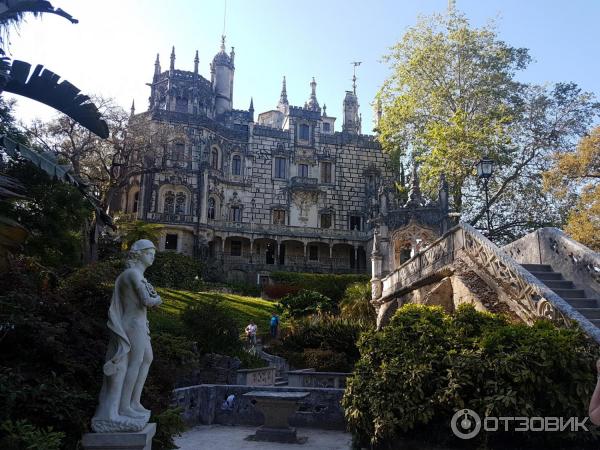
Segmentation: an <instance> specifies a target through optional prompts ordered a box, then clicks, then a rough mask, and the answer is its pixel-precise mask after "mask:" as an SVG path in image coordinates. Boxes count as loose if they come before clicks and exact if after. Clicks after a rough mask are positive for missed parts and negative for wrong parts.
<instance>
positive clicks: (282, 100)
mask: <svg viewBox="0 0 600 450" xmlns="http://www.w3.org/2000/svg"><path fill="white" fill-rule="evenodd" d="M277 110H278V111H280V112H282V113H283V114H284V115H286V116H287V115H288V113H289V110H290V104H289V102H288V98H287V89H286V85H285V75H284V76H283V84H282V86H281V94H280V95H279V103H278V104H277Z"/></svg>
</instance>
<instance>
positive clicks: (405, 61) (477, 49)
mask: <svg viewBox="0 0 600 450" xmlns="http://www.w3.org/2000/svg"><path fill="white" fill-rule="evenodd" d="M385 59H386V61H388V62H389V63H390V64H391V68H392V74H391V75H390V77H389V78H388V79H387V80H386V81H385V82H384V84H383V86H382V88H381V90H380V91H379V93H378V97H377V101H378V102H379V103H380V104H381V107H382V112H383V114H382V118H381V120H380V123H379V125H378V131H379V137H380V141H381V143H382V146H383V148H384V150H385V151H387V152H389V153H391V154H392V156H393V157H392V160H395V161H398V160H400V159H407V158H408V157H414V159H415V160H416V162H417V163H419V164H420V175H421V180H422V183H423V185H424V188H425V190H427V191H429V192H430V193H433V192H434V191H435V189H436V187H437V183H438V180H439V177H440V175H441V173H442V172H443V173H445V175H446V178H447V180H448V182H449V185H450V194H451V203H452V207H453V208H454V209H455V210H456V211H459V212H461V213H462V216H463V220H468V221H470V222H471V223H473V224H477V223H478V222H479V221H480V220H481V219H482V218H483V217H485V205H482V202H481V190H480V186H478V180H477V177H476V173H475V168H474V166H475V164H476V162H477V161H478V160H479V159H481V158H482V157H483V156H484V155H487V156H489V157H491V158H492V159H493V160H494V161H495V162H496V173H495V176H494V178H493V179H492V180H491V182H490V192H491V198H490V205H493V206H494V207H493V212H494V216H495V217H494V223H497V224H502V225H503V227H502V228H500V227H497V229H496V232H495V237H497V238H498V239H510V238H511V237H512V236H513V235H518V234H520V233H522V232H523V230H526V229H528V228H533V227H536V226H539V225H540V224H544V225H546V224H547V223H548V222H555V221H557V220H560V212H561V211H560V208H559V207H556V208H550V213H544V211H547V210H548V208H542V213H541V214H538V215H535V214H534V215H532V214H531V212H532V211H539V210H540V209H539V208H538V209H535V208H534V206H535V205H538V206H539V205H540V204H546V203H548V202H549V199H548V198H544V196H543V193H542V190H541V182H540V181H541V170H543V168H545V163H544V160H545V158H547V157H548V155H549V154H550V153H551V152H563V151H565V149H569V148H572V146H573V145H574V143H575V142H576V141H577V139H578V138H579V136H581V135H582V134H583V133H585V131H586V130H587V128H588V126H589V124H590V123H591V120H592V119H593V117H594V115H595V114H596V112H597V109H598V104H596V103H594V102H593V97H592V95H591V94H587V93H584V92H581V90H580V89H578V88H577V86H576V85H574V84H558V85H556V86H554V87H539V86H532V85H527V84H523V83H520V82H518V81H517V80H516V78H515V77H516V74H517V73H518V72H519V71H521V70H523V69H525V68H526V67H527V66H528V64H529V62H530V61H531V58H530V56H529V52H528V50H527V49H524V48H516V47H512V46H510V45H508V44H507V43H505V42H503V41H501V40H500V39H499V38H498V36H497V33H496V31H495V29H494V27H493V26H492V25H488V26H485V27H482V28H473V27H471V26H470V24H469V22H468V20H467V19H466V18H465V17H464V16H463V15H462V14H460V13H457V12H455V11H450V12H449V13H448V14H446V15H434V16H431V17H425V18H422V19H421V20H420V21H419V22H418V24H417V25H416V26H414V27H412V28H410V29H409V30H408V31H407V32H406V33H405V35H404V37H403V38H402V40H401V41H400V42H398V43H397V44H396V45H395V46H394V47H393V48H392V51H391V53H390V54H389V55H388V56H386V57H385ZM555 210H556V211H555Z"/></svg>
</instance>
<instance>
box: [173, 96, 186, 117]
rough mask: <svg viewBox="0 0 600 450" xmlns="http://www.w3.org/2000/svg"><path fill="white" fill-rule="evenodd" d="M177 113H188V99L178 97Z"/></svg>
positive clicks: (176, 102)
mask: <svg viewBox="0 0 600 450" xmlns="http://www.w3.org/2000/svg"><path fill="white" fill-rule="evenodd" d="M175 111H177V112H185V113H186V112H188V100H187V98H183V97H177V98H176V99H175Z"/></svg>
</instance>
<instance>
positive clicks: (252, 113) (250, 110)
mask: <svg viewBox="0 0 600 450" xmlns="http://www.w3.org/2000/svg"><path fill="white" fill-rule="evenodd" d="M248 112H249V113H250V120H251V121H252V122H254V99H253V98H252V97H250V107H249V108H248Z"/></svg>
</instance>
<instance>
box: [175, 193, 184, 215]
mask: <svg viewBox="0 0 600 450" xmlns="http://www.w3.org/2000/svg"><path fill="white" fill-rule="evenodd" d="M175 214H185V194H184V193H183V192H178V193H177V195H176V196H175Z"/></svg>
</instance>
